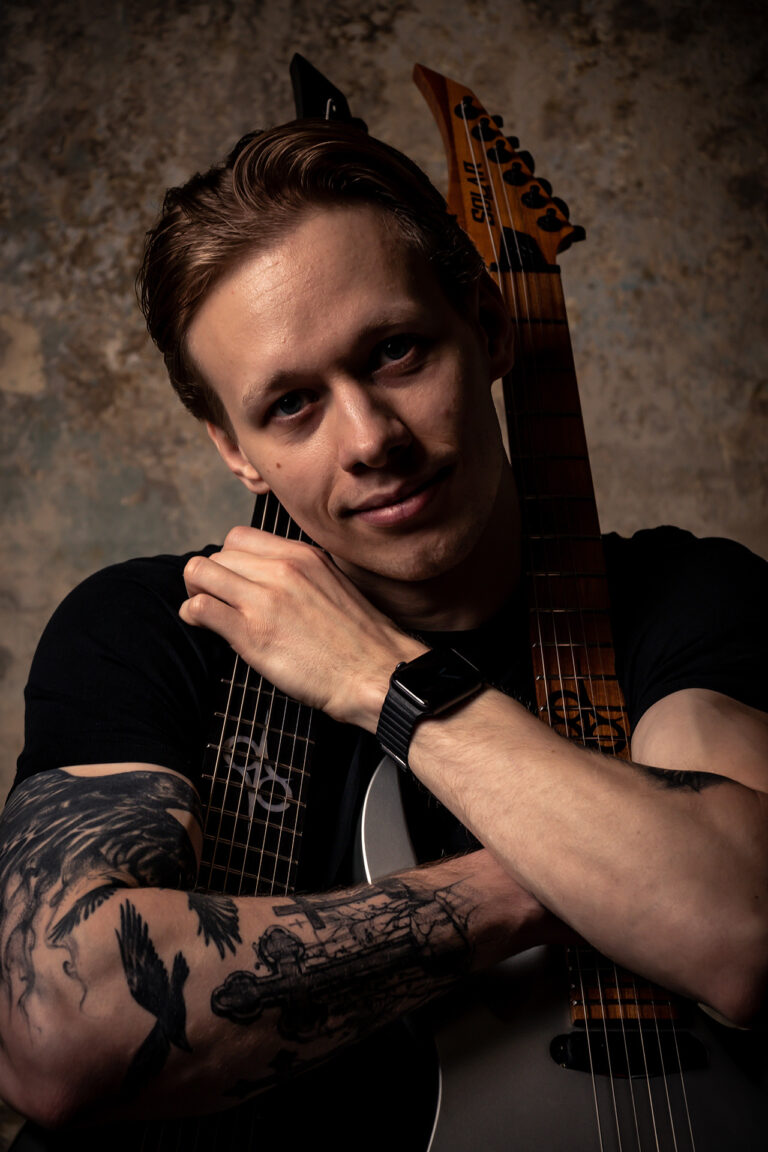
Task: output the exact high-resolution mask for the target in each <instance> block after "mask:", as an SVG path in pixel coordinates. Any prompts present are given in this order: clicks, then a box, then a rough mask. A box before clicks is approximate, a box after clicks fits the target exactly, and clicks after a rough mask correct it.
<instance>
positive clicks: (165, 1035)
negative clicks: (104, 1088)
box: [116, 900, 192, 1097]
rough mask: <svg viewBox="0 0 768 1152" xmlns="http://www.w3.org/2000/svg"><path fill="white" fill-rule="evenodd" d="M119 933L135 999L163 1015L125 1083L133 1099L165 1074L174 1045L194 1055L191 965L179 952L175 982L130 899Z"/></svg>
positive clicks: (143, 1006) (122, 917) (174, 959)
mask: <svg viewBox="0 0 768 1152" xmlns="http://www.w3.org/2000/svg"><path fill="white" fill-rule="evenodd" d="M116 935H117V940H118V943H119V945H120V958H121V960H122V962H123V968H124V969H125V977H126V980H127V981H128V987H129V989H130V992H131V996H133V998H134V1000H135V1001H136V1003H137V1004H140V1005H141V1007H142V1008H145V1009H146V1010H147V1012H151V1013H152V1015H153V1016H155V1017H157V1019H156V1022H155V1025H154V1027H153V1028H152V1031H151V1032H150V1033H149V1035H148V1036H147V1038H146V1040H145V1041H144V1042H143V1044H142V1045H141V1047H140V1048H139V1049H138V1051H137V1052H136V1054H135V1055H134V1057H133V1059H132V1060H131V1063H130V1065H129V1067H128V1072H127V1073H126V1077H125V1081H124V1082H123V1092H124V1094H125V1096H127V1097H133V1096H135V1095H136V1093H137V1092H138V1091H139V1089H141V1088H142V1087H143V1086H144V1085H145V1084H146V1083H147V1081H149V1080H150V1079H152V1077H153V1076H156V1075H157V1074H158V1072H160V1070H161V1069H162V1067H163V1065H164V1064H165V1062H166V1060H167V1059H168V1053H169V1052H170V1050H171V1044H175V1045H176V1047H177V1048H181V1049H183V1051H185V1052H191V1051H192V1049H191V1048H190V1046H189V1041H188V1040H187V1035H186V1026H187V1009H186V1005H185V1004H184V996H183V988H184V984H185V982H186V979H187V976H189V966H188V964H187V962H186V960H185V959H184V956H183V955H182V953H181V952H177V953H176V955H175V956H174V958H173V967H172V969H171V976H170V979H169V977H168V969H167V968H166V967H165V964H164V963H163V961H162V960H161V959H160V957H159V956H158V954H157V952H156V951H155V946H154V944H153V943H152V941H151V939H150V936H149V929H148V927H147V925H146V923H145V921H144V920H143V919H142V917H141V915H140V914H139V912H137V911H136V908H135V907H134V905H133V904H131V902H130V900H126V901H125V903H124V904H123V905H122V906H121V908H120V928H119V929H117V930H116Z"/></svg>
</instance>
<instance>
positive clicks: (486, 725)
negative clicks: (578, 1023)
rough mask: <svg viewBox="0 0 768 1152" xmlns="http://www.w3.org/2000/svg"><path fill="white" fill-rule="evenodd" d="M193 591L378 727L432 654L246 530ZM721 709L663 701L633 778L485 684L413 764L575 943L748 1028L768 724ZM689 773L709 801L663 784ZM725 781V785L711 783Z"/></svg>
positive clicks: (293, 687)
mask: <svg viewBox="0 0 768 1152" xmlns="http://www.w3.org/2000/svg"><path fill="white" fill-rule="evenodd" d="M186 580H187V587H188V590H189V593H190V599H189V600H188V601H187V602H186V603H185V604H184V605H183V607H182V616H183V618H184V619H185V620H186V621H187V622H189V623H193V624H203V625H206V626H207V627H210V628H213V629H214V630H215V631H217V632H219V633H220V634H221V635H222V636H224V637H225V638H226V639H227V640H228V641H229V642H230V643H231V644H232V645H233V647H235V648H236V650H237V651H238V652H240V653H241V655H243V656H244V657H245V659H246V660H248V661H249V662H250V663H252V664H254V666H256V667H258V668H259V669H260V670H261V671H263V672H264V673H265V675H266V676H267V677H268V678H269V679H270V680H273V681H274V682H276V683H277V684H279V685H280V687H282V688H283V689H284V690H285V691H288V692H289V693H291V694H292V695H295V696H297V697H299V698H300V699H303V700H304V701H306V702H307V703H310V704H312V705H314V706H315V707H319V708H323V709H324V710H326V711H327V712H329V714H330V715H332V716H334V717H335V718H336V719H339V720H342V721H347V722H351V723H356V724H359V725H360V726H361V727H363V728H366V729H367V730H368V731H371V732H374V731H375V730H376V725H377V721H378V715H379V711H380V709H381V704H382V702H383V699H384V695H385V693H386V689H387V684H388V679H389V675H390V673H391V672H392V671H393V669H394V667H395V665H396V664H397V663H398V662H399V661H401V660H409V659H412V658H413V657H415V656H417V655H418V654H419V653H420V652H422V651H424V650H425V649H424V645H423V644H420V643H419V642H418V641H417V640H415V639H414V638H413V637H412V636H409V635H406V634H405V633H403V632H402V631H401V630H400V629H399V628H397V627H396V626H395V625H394V624H393V623H392V621H390V620H388V619H387V618H386V617H384V616H383V615H382V614H381V613H379V612H377V611H376V609H375V608H373V607H372V606H371V605H370V604H369V603H368V602H367V601H366V600H365V599H364V597H362V595H361V594H360V593H359V592H358V591H357V589H355V588H354V587H352V586H351V585H350V584H349V582H348V581H346V580H345V579H344V577H343V576H342V575H341V573H340V572H338V570H337V569H336V568H334V566H333V564H332V563H331V562H330V561H329V560H328V559H327V558H326V557H323V556H322V555H321V554H320V553H318V551H317V550H316V549H312V548H309V547H308V546H306V545H301V544H296V543H293V542H286V541H281V540H275V539H274V538H273V537H265V535H264V534H263V533H258V532H255V531H254V530H251V529H241V528H239V529H235V530H234V531H233V532H232V533H230V535H229V536H228V538H227V541H226V545H225V548H224V549H223V551H222V552H221V553H220V554H218V555H216V556H214V557H212V558H211V559H206V558H196V559H195V560H194V561H192V562H191V563H190V565H189V566H188V568H187V572H186ZM712 695H715V694H712ZM723 699H724V698H722V697H720V698H719V705H718V708H717V710H716V716H715V718H714V719H713V712H712V710H713V708H714V707H715V706H714V704H713V701H712V700H711V699H708V700H706V701H699V705H698V707H697V708H696V710H695V712H691V711H690V710H689V711H688V712H687V713H686V712H685V711H684V709H683V707H682V705H681V702H680V701H679V700H678V701H674V700H673V701H672V703H671V704H667V705H666V706H665V711H664V713H663V717H665V718H666V719H665V720H664V722H662V721H663V717H662V705H663V704H664V702H663V701H662V702H660V703H659V704H658V705H655V706H654V708H652V709H650V710H649V713H648V715H647V717H646V718H644V720H643V721H641V724H640V725H639V726H638V733H637V736H636V739H635V743H634V747H633V751H634V754H635V756H636V757H637V758H638V759H639V758H640V757H644V756H646V755H648V756H649V757H650V759H651V763H650V764H649V765H648V766H639V765H635V766H631V765H627V764H626V763H624V762H621V761H617V760H613V759H611V758H610V757H606V756H600V755H596V754H593V753H590V752H586V751H585V750H583V749H582V748H580V747H578V746H577V745H575V744H573V743H570V742H568V741H566V740H563V739H561V738H560V737H559V736H557V735H556V734H555V733H554V732H552V731H551V730H550V729H549V728H547V727H546V725H544V724H542V723H541V722H540V721H539V720H538V719H536V718H534V717H532V716H531V715H530V714H529V713H528V712H526V710H525V709H524V708H522V707H521V706H520V705H518V704H517V703H516V702H515V701H513V700H510V699H508V698H507V697H505V696H503V695H502V694H501V693H498V692H494V691H491V690H488V691H486V692H484V693H482V695H480V696H479V697H477V698H476V699H474V700H472V701H471V702H470V703H469V704H467V705H466V706H464V707H462V708H461V709H459V710H457V711H456V712H454V713H452V714H450V715H446V716H443V717H441V718H439V719H436V720H432V721H424V722H422V723H421V724H420V725H419V726H418V727H417V729H416V734H415V738H414V740H413V743H412V746H411V756H410V762H411V767H412V769H413V771H414V772H415V774H416V775H417V776H418V777H419V778H420V779H421V780H422V782H423V783H424V784H425V785H426V786H427V787H428V788H429V789H430V791H432V792H433V793H434V794H435V795H436V796H437V797H438V798H439V799H440V800H442V802H443V803H444V804H445V805H446V806H447V807H448V808H450V809H451V810H452V811H453V812H454V813H455V814H456V815H457V816H458V817H459V819H460V820H462V821H463V822H464V823H465V824H466V825H467V826H468V827H469V828H470V829H471V830H472V831H473V832H474V833H475V835H476V836H477V837H478V839H479V840H480V841H481V842H482V843H483V844H484V845H486V847H488V848H489V849H490V850H491V851H492V852H493V853H494V855H495V856H496V857H497V859H498V860H499V861H500V862H501V863H502V864H503V865H504V867H505V868H506V869H507V870H508V871H509V873H510V875H511V876H513V877H514V878H515V879H517V880H518V881H519V882H520V883H521V884H522V885H523V886H524V887H526V888H528V889H529V890H530V891H532V892H533V893H534V894H535V895H536V896H537V897H538V898H539V899H540V900H541V901H542V902H543V903H544V904H545V905H546V906H547V907H548V908H550V909H552V910H553V911H554V912H556V913H557V915H559V916H561V917H563V918H564V919H565V920H567V921H568V922H569V923H570V924H571V925H572V926H573V927H574V928H575V930H576V931H577V932H579V933H580V934H581V935H583V936H584V937H586V938H587V939H588V940H590V941H591V942H592V943H594V944H595V945H596V946H597V947H599V948H600V949H601V950H603V951H605V952H607V953H608V954H609V955H610V956H612V957H613V958H615V959H617V960H619V961H620V962H622V963H625V964H627V965H628V966H629V967H631V968H633V969H635V970H637V971H639V972H640V973H642V974H643V975H647V976H649V977H651V978H654V979H657V980H659V981H661V982H662V983H665V984H666V985H668V986H670V987H672V988H674V989H677V990H680V991H682V992H685V993H687V994H688V995H690V996H693V997H695V998H697V999H700V1000H703V1001H705V1002H707V1003H709V1004H710V1005H711V1006H713V1007H714V1008H716V1009H718V1010H719V1011H721V1012H722V1013H723V1014H724V1015H726V1016H730V1017H731V1018H734V1019H738V1020H743V1019H747V1018H748V1017H750V1016H751V1015H752V1014H753V1013H754V1012H755V1011H756V1010H757V1008H758V1006H759V1004H760V1002H761V1000H762V998H763V996H764V992H765V987H766V980H767V978H768V977H767V973H768V796H767V795H766V794H767V793H768V720H766V718H765V717H764V716H763V715H762V714H761V713H757V712H755V711H754V709H745V708H744V707H743V706H735V702H731V703H730V704H728V703H727V702H726V703H725V704H723V703H722V701H723ZM670 709H671V710H672V714H673V716H674V717H676V719H675V720H673V721H670V720H669V715H670V712H669V710H670ZM715 727H719V728H720V730H721V732H722V738H721V739H719V740H717V741H716V740H714V739H712V732H713V729H714V728H715ZM704 732H708V733H709V736H708V737H706V738H705V737H704V736H703V733H704ZM649 733H654V738H653V742H652V743H651V740H650V739H649ZM691 742H693V743H694V744H695V746H696V747H697V749H698V753H697V755H696V757H695V760H692V759H691V755H690V751H689V749H690V746H691ZM651 748H652V751H651V750H650V749H651ZM654 769H662V770H664V771H665V772H666V773H667V774H668V773H672V776H671V777H670V776H669V775H667V776H665V777H664V778H662V779H660V778H659V776H658V771H654ZM691 771H695V772H696V773H698V775H697V776H695V777H691V779H692V780H695V781H696V783H697V784H698V790H696V789H694V788H677V789H672V788H669V787H666V786H665V785H666V784H668V783H669V782H670V781H671V780H679V779H680V778H681V777H680V774H681V773H689V772H691ZM702 774H707V775H706V777H705V776H704V775H702ZM713 776H714V777H718V776H722V777H725V779H724V780H721V781H718V782H717V783H716V784H713V786H711V787H704V786H703V785H704V784H705V783H706V782H707V781H708V780H709V779H710V778H712V777H713Z"/></svg>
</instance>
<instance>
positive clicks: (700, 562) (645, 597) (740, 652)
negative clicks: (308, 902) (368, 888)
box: [16, 527, 768, 890]
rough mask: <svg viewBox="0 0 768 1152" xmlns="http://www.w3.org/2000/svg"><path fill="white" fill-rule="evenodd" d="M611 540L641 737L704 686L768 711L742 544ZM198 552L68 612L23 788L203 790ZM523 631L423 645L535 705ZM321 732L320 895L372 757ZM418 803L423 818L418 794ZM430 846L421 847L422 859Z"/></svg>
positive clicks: (205, 731)
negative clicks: (72, 770) (96, 784)
mask: <svg viewBox="0 0 768 1152" xmlns="http://www.w3.org/2000/svg"><path fill="white" fill-rule="evenodd" d="M604 543H605V556H606V567H607V573H608V580H609V594H610V601H611V619H612V626H613V634H614V646H615V650H616V661H617V673H618V676H619V680H620V682H621V685H622V687H623V689H624V693H625V697H626V700H627V707H628V713H629V718H630V724H631V726H633V727H634V725H635V724H636V723H637V721H638V719H639V718H640V716H641V715H642V714H643V712H644V711H645V710H646V709H647V708H649V707H650V706H651V705H652V704H654V703H655V702H656V701H657V700H659V699H661V698H662V697H664V696H665V695H667V694H669V693H671V692H675V691H677V690H679V689H681V688H710V689H713V690H715V691H717V692H722V693H725V694H726V695H728V696H732V697H735V698H736V699H738V700H741V701H743V702H744V703H746V704H750V705H752V706H753V707H755V708H760V709H764V710H768V677H766V673H765V671H764V665H763V653H764V652H765V651H766V648H767V647H768V599H767V598H766V595H765V593H766V588H767V586H768V581H767V580H766V574H767V573H768V565H767V564H766V563H765V561H763V560H761V559H760V558H759V557H757V556H755V555H754V554H753V553H751V552H750V551H748V550H747V549H746V548H744V547H743V546H741V545H739V544H736V543H734V542H732V541H728V540H723V539H716V538H708V539H697V538H696V537H694V536H692V535H691V534H690V533H689V532H684V531H682V530H680V529H677V528H668V527H665V528H656V529H651V530H647V531H642V532H638V533H636V534H635V535H634V536H632V537H631V538H624V537H620V536H617V535H615V534H609V535H607V536H606V537H605V539H604ZM214 550H215V546H214V545H211V546H209V547H208V548H206V549H203V550H202V551H203V552H204V553H206V554H209V553H210V552H212V551H214ZM194 554H195V553H188V554H186V555H184V556H156V557H152V558H148V559H136V560H130V561H128V562H126V563H123V564H118V565H114V566H113V567H110V568H107V569H104V570H103V571H102V572H99V573H97V574H96V575H94V576H92V577H90V578H89V579H87V580H85V581H84V582H83V583H82V584H81V585H79V587H77V588H76V589H75V590H74V591H73V592H72V593H71V594H70V595H69V596H68V597H67V598H66V600H64V602H63V603H62V604H61V606H60V607H59V609H58V610H57V611H56V613H55V614H54V615H53V617H52V619H51V621H50V623H49V625H48V627H47V628H46V630H45V633H44V635H43V637H42V639H41V641H40V644H39V647H38V650H37V653H36V655H35V659H34V661H33V664H32V669H31V673H30V677H29V682H28V685H27V689H26V703H27V716H26V743H25V747H24V750H23V752H22V754H21V756H20V757H19V762H18V773H17V777H16V783H17V784H18V782H20V781H21V780H23V779H25V778H26V777H28V776H30V775H32V774H34V773H35V772H40V771H43V770H45V769H48V768H56V767H63V766H66V765H68V764H88V763H93V764H97V763H109V762H113V763H115V762H121V761H122V762H126V761H127V762H131V761H136V762H143V763H151V764H160V765H163V766H165V767H168V768H172V769H174V770H176V771H177V772H180V773H182V774H183V775H185V776H187V777H189V778H190V779H192V780H193V781H194V780H196V779H197V776H198V774H199V771H200V763H201V757H202V749H203V747H204V745H205V742H206V740H207V739H208V738H209V735H210V725H211V717H212V715H213V711H214V702H215V693H216V689H217V678H218V677H219V676H220V675H221V674H222V673H224V674H226V672H227V671H228V670H229V668H230V667H231V662H232V660H233V655H232V652H231V649H230V648H229V646H228V645H227V644H226V643H225V642H224V641H223V640H221V638H220V637H218V636H216V635H215V634H213V633H211V632H208V631H206V630H204V629H199V628H191V627H189V626H188V625H186V624H184V623H183V622H182V621H181V620H180V618H179V615H178V608H179V605H180V603H181V602H182V600H183V599H184V598H185V596H186V592H185V588H184V581H183V575H182V574H183V570H184V565H185V563H186V562H187V560H188V559H189V557H190V556H192V555H194ZM526 629H527V620H526V613H525V608H524V605H523V604H522V603H521V602H518V601H516V600H513V601H511V602H510V603H509V604H507V605H505V607H504V608H503V609H502V611H501V612H500V613H499V614H498V615H497V616H495V617H494V618H493V619H492V620H490V621H488V622H487V623H486V624H485V625H483V626H482V627H480V628H478V629H474V630H472V631H470V632H460V633H456V632H444V633H436V634H425V635H424V639H425V641H426V642H427V643H430V644H432V645H440V644H442V645H445V646H449V647H454V648H457V649H458V650H459V651H461V652H462V653H463V654H464V655H466V656H467V657H468V658H469V659H470V660H472V661H473V662H474V663H475V664H477V665H478V667H480V669H481V670H482V672H483V674H484V676H485V677H486V679H487V680H488V681H489V682H491V683H493V684H494V685H496V686H497V687H499V688H501V689H502V690H504V691H506V692H508V693H509V694H510V695H513V696H515V697H516V698H517V699H519V700H521V701H522V702H523V703H524V704H526V705H527V706H528V707H532V701H533V688H532V684H531V677H530V665H529V657H528V645H527V632H526ZM318 720H319V732H318V740H317V746H316V751H315V760H314V763H313V771H312V777H311V779H312V782H313V787H312V791H311V793H310V796H309V798H308V801H309V802H308V811H309V813H310V818H309V819H308V822H307V826H306V828H305V840H304V848H303V852H302V863H301V871H300V876H299V880H300V884H301V887H303V888H307V889H314V890H320V889H323V888H327V887H331V886H333V885H334V884H338V883H348V882H349V881H350V880H351V879H352V875H351V869H352V849H351V844H352V842H353V840H354V833H355V828H356V823H357V818H358V813H359V809H360V806H361V804H362V800H363V795H364V791H365V788H366V786H367V783H368V779H369V777H370V774H371V771H372V769H373V767H374V766H375V763H376V761H377V759H378V754H377V748H376V744H375V741H374V740H373V738H372V737H367V736H364V737H361V735H360V733H359V732H358V731H357V730H356V729H351V728H348V727H343V726H341V725H338V724H334V723H332V722H331V721H328V720H326V719H325V718H323V717H319V718H318ZM318 781H320V783H318ZM413 802H414V803H415V805H416V806H417V807H418V804H419V802H420V801H419V797H418V795H417V796H416V797H415V799H414V801H413ZM437 836H438V838H440V837H443V839H444V840H445V838H446V837H447V841H448V843H447V847H444V850H446V851H447V850H461V848H462V847H466V846H467V844H466V843H465V842H462V839H461V833H460V832H458V831H457V829H456V827H454V826H453V825H451V826H450V827H448V826H446V828H444V829H443V830H442V831H437ZM434 847H435V844H434V843H428V844H427V845H426V846H425V853H426V855H427V856H429V852H430V850H431V849H433V848H434Z"/></svg>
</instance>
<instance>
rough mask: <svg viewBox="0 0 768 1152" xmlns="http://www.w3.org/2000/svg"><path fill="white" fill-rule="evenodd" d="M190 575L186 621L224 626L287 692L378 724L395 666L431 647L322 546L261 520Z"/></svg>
mask: <svg viewBox="0 0 768 1152" xmlns="http://www.w3.org/2000/svg"><path fill="white" fill-rule="evenodd" d="M184 580H185V583H186V585H187V591H188V593H189V599H188V600H186V601H185V602H184V603H183V604H182V606H181V609H180V615H181V618H182V620H184V621H185V622H186V623H187V624H194V625H199V626H202V627H205V628H210V629H212V630H213V631H214V632H218V634H219V635H220V636H223V637H224V639H225V640H227V641H228V642H229V643H230V644H231V645H232V647H233V648H234V649H235V651H236V652H237V653H238V654H239V655H240V656H242V658H243V659H244V660H245V661H247V663H248V664H251V665H252V666H253V667H254V668H256V669H257V671H259V672H261V673H262V674H263V675H264V676H266V677H267V679H268V680H270V681H271V682H272V683H273V684H276V685H277V687H278V688H280V690H281V691H283V692H285V693H287V694H288V695H290V696H293V697H294V698H295V699H297V700H301V701H302V703H304V704H309V705H311V706H312V707H314V708H320V709H322V710H323V711H324V712H327V713H328V715H329V716H332V717H333V718H334V719H335V720H340V721H343V722H344V723H348V724H357V725H359V726H360V727H362V728H367V729H368V730H369V731H372V732H373V731H375V730H376V724H377V721H378V716H379V712H380V711H381V705H382V703H383V701H384V697H385V695H386V692H387V687H388V684H389V677H390V676H391V674H392V672H393V670H394V668H395V665H396V664H397V663H398V662H399V661H401V660H412V659H413V658H414V657H416V656H418V655H419V654H420V653H421V652H424V651H425V650H426V649H425V646H424V645H423V644H421V643H419V641H417V640H414V639H413V638H412V637H410V636H407V635H406V634H405V633H404V632H401V631H400V630H399V629H398V628H397V627H396V625H395V624H393V623H392V621H391V620H389V619H388V618H387V617H386V616H384V615H382V614H381V613H380V612H379V611H377V609H375V608H374V607H373V606H372V605H371V604H370V603H369V602H368V601H367V600H366V599H365V597H364V596H363V595H362V594H361V593H360V592H358V590H357V589H356V588H355V587H354V585H353V584H352V583H351V582H350V581H349V580H348V579H347V578H346V577H345V576H344V575H343V573H341V572H340V571H339V569H338V568H336V566H335V565H334V564H333V561H332V560H331V559H330V558H329V557H327V556H326V555H325V554H324V553H323V552H321V551H320V549H319V548H315V547H313V546H312V545H309V544H303V543H299V542H297V541H293V540H283V539H280V538H279V537H276V536H273V535H271V534H270V533H268V532H261V531H259V530H258V529H256V528H244V527H239V528H233V529H232V531H231V532H230V533H229V534H228V535H227V538H226V540H225V543H224V547H223V548H222V550H221V552H216V553H214V555H213V556H211V557H210V559H207V558H206V557H204V556H196V557H194V558H193V559H192V560H190V561H189V563H188V564H187V566H186V569H185V571H184Z"/></svg>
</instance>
